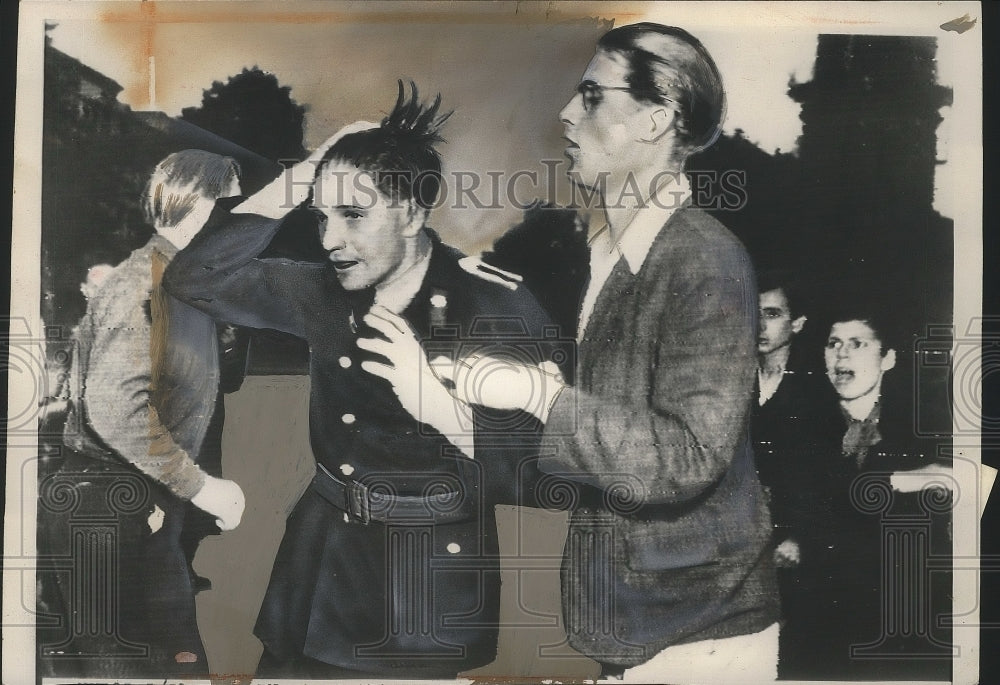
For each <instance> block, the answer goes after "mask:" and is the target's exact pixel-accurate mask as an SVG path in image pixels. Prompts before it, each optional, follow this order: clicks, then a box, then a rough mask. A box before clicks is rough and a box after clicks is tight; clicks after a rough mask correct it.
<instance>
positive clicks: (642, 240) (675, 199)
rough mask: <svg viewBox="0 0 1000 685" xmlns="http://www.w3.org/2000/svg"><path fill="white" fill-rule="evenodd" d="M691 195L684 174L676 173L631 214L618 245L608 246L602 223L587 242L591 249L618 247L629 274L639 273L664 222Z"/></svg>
mask: <svg viewBox="0 0 1000 685" xmlns="http://www.w3.org/2000/svg"><path fill="white" fill-rule="evenodd" d="M689 197H691V188H690V185H689V183H688V179H687V176H686V175H685V174H682V173H681V174H677V176H676V177H675V179H674V180H672V181H670V182H669V183H667V184H666V185H664V186H662V187H661V188H660V190H659V191H658V192H657V194H656V196H654V197H653V198H652V199H650V200H649V201H648V202H647V203H646V205H645V206H644V207H642V208H641V209H639V211H638V212H636V213H635V216H633V217H632V221H631V222H630V223H629V225H628V227H627V228H626V229H625V231H624V232H623V233H622V236H621V238H619V240H618V244H617V245H611V244H610V243H611V231H610V230H609V229H608V227H607V226H604V228H602V229H601V230H600V231H598V232H597V234H596V235H595V236H594V237H593V239H592V240H591V242H590V248H591V252H592V253H593V251H595V250H600V251H604V252H611V251H612V250H617V252H618V254H619V255H621V256H622V257H624V258H625V261H626V263H627V264H628V268H629V271H631V272H632V275H633V276H634V275H636V274H638V273H639V270H640V269H641V268H642V265H643V264H644V263H645V262H646V257H647V256H648V255H649V251H650V249H651V248H652V247H653V243H654V242H655V241H656V236H658V235H659V234H660V229H662V228H663V226H664V225H665V224H666V223H667V221H668V220H669V219H670V217H672V216H673V215H674V212H676V211H677V210H678V209H680V208H681V207H682V206H683V205H684V203H685V202H687V200H688V198H689Z"/></svg>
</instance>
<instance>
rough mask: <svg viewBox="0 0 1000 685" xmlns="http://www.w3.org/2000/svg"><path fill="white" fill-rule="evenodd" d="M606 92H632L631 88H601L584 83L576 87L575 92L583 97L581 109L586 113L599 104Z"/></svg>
mask: <svg viewBox="0 0 1000 685" xmlns="http://www.w3.org/2000/svg"><path fill="white" fill-rule="evenodd" d="M606 90H627V91H630V90H632V87H631V86H601V85H598V84H596V83H589V82H586V81H585V82H584V83H581V84H580V85H578V86H577V87H576V92H577V93H579V94H580V95H581V96H582V97H583V109H584V110H585V111H587V112H589V111H591V110H592V109H593V108H594V107H596V106H597V105H599V104H600V103H601V100H603V99H604V91H606Z"/></svg>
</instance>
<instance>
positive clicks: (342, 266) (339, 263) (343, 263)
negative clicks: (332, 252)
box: [331, 259, 358, 271]
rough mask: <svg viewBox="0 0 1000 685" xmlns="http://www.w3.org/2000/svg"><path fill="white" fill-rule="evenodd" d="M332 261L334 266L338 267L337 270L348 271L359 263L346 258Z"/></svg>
mask: <svg viewBox="0 0 1000 685" xmlns="http://www.w3.org/2000/svg"><path fill="white" fill-rule="evenodd" d="M331 263H332V264H333V268H334V269H336V270H337V271H347V270H348V269H350V268H351V267H354V266H357V265H358V263H357V262H356V261H352V260H346V259H345V260H333V261H332V262H331Z"/></svg>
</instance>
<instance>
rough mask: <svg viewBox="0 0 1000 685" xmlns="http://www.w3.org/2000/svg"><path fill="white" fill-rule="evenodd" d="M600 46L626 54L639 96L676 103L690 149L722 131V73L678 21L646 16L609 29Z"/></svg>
mask: <svg viewBox="0 0 1000 685" xmlns="http://www.w3.org/2000/svg"><path fill="white" fill-rule="evenodd" d="M597 47H598V49H600V50H605V51H608V52H614V53H619V54H621V55H623V56H624V57H625V59H626V60H628V64H629V74H628V77H627V78H626V82H627V83H628V85H629V86H630V91H629V92H630V93H631V94H632V97H634V98H635V99H636V100H638V101H639V102H651V103H655V104H666V103H667V102H673V103H674V104H675V105H676V108H675V110H676V112H677V136H678V140H679V142H680V144H681V146H682V147H683V148H684V150H685V152H686V154H688V155H690V154H693V153H695V152H698V151H699V150H703V149H705V148H707V147H709V146H710V145H712V143H714V142H715V140H716V138H718V137H719V134H720V133H721V132H722V122H723V120H724V119H725V114H726V94H725V90H724V89H723V87H722V76H721V75H720V74H719V69H718V67H716V66H715V61H714V60H713V59H712V56H711V55H709V54H708V50H706V49H705V46H704V45H702V44H701V42H700V41H699V40H698V39H697V38H695V37H694V36H692V35H691V34H690V33H688V32H687V31H685V30H684V29H679V28H677V27H674V26H663V25H662V24H654V23H652V22H642V23H639V24H629V25H627V26H620V27H618V28H615V29H612V30H611V31H608V32H607V33H605V34H604V35H603V36H602V37H601V39H600V40H599V41H598V43H597Z"/></svg>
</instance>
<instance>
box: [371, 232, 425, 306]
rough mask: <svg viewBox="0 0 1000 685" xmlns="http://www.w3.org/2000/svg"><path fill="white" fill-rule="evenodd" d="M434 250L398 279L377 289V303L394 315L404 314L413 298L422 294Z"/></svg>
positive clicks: (378, 286) (382, 284) (381, 284)
mask: <svg viewBox="0 0 1000 685" xmlns="http://www.w3.org/2000/svg"><path fill="white" fill-rule="evenodd" d="M433 252H434V248H433V247H431V249H429V250H427V254H426V255H424V256H423V257H421V258H420V260H419V261H418V262H416V263H415V264H413V266H411V267H410V268H409V269H407V270H406V271H404V272H403V273H401V274H400V275H398V276H396V278H394V279H392V280H391V281H387V282H385V283H380V284H379V285H377V286H376V287H375V303H376V304H379V305H381V306H383V307H385V308H386V309H388V310H389V311H390V312H392V313H393V314H402V313H403V310H405V309H406V308H407V307H408V306H409V304H410V302H412V301H413V298H414V297H416V296H417V293H418V292H420V286H421V285H423V283H424V276H426V275H427V269H428V268H429V267H430V265H431V253H433Z"/></svg>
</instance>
